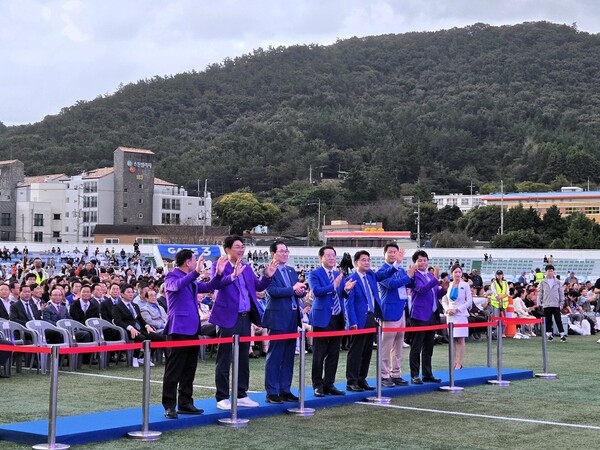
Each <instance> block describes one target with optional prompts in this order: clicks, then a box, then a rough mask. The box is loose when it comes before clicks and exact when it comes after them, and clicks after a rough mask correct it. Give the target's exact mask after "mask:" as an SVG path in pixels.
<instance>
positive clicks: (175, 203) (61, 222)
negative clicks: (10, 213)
mask: <svg viewBox="0 0 600 450" xmlns="http://www.w3.org/2000/svg"><path fill="white" fill-rule="evenodd" d="M114 186H115V174H114V169H113V168H112V167H104V168H100V169H95V170H92V171H89V172H84V173H82V174H80V175H76V176H73V177H68V176H66V175H65V174H56V175H43V176H37V177H25V180H24V181H23V182H21V183H19V184H18V185H17V190H16V204H17V208H16V212H17V217H16V240H17V241H21V242H48V243H80V242H81V243H92V242H93V233H94V227H95V226H96V225H98V224H102V225H114V223H113V221H114V208H115V188H114ZM152 204H153V211H152V225H178V224H182V225H206V226H211V223H212V199H211V195H210V193H208V192H207V193H206V197H191V196H188V193H187V191H186V190H185V189H183V188H182V187H178V186H177V185H175V184H173V183H169V182H167V181H164V180H161V179H160V178H154V195H153V199H152Z"/></svg>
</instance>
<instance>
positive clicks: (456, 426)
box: [0, 336, 600, 450]
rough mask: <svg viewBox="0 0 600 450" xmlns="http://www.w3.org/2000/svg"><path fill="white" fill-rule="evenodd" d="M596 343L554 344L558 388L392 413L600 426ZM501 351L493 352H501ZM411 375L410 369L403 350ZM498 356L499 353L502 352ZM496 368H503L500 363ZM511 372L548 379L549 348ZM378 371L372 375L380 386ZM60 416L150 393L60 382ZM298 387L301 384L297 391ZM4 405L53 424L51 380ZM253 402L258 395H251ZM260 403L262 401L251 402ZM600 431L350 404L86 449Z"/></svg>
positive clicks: (389, 442) (509, 361)
mask: <svg viewBox="0 0 600 450" xmlns="http://www.w3.org/2000/svg"><path fill="white" fill-rule="evenodd" d="M596 339H597V338H596V337H595V336H589V337H580V336H573V337H569V342H568V343H561V342H559V341H558V340H555V341H554V342H551V343H548V349H549V369H550V370H549V371H550V372H555V373H557V374H558V378H557V379H554V380H546V379H530V380H522V381H514V382H512V383H511V385H510V386H509V387H499V386H493V385H481V386H475V387H470V388H466V389H465V390H464V391H463V392H462V393H460V394H451V393H447V392H433V393H429V394H422V395H413V396H407V397H399V398H395V399H393V400H392V403H391V405H399V406H403V407H412V408H418V409H433V410H440V411H454V412H463V413H471V414H481V415H490V416H496V417H511V418H517V419H526V420H540V421H549V422H560V423H571V424H583V425H591V426H600V419H599V418H600V396H599V395H597V394H596V391H597V389H598V375H597V373H598V369H597V365H598V364H597V357H596V352H598V351H600V345H599V344H596V343H595V341H596ZM494 345H495V342H494ZM405 350H406V352H405V355H404V360H403V364H404V368H405V369H407V368H408V350H409V349H405ZM494 356H495V348H494ZM345 357H346V353H344V352H343V353H342V354H341V357H340V367H339V369H338V377H337V379H338V381H343V380H344V373H345ZM447 358H448V347H447V346H446V345H441V346H436V347H435V350H434V361H433V362H434V370H442V369H445V368H446V367H447ZM494 360H495V358H494ZM503 360H504V365H505V366H506V367H517V368H528V369H531V370H533V371H534V372H541V371H542V357H541V338H540V337H538V338H532V339H530V340H513V339H505V340H504V355H503ZM307 362H308V367H307V380H310V355H308V358H307ZM485 363H486V345H485V342H483V341H481V342H469V343H467V355H466V359H465V366H481V365H485ZM374 369H375V364H374V362H373V364H372V367H371V375H372V376H374ZM162 370H163V368H162V366H157V367H155V368H153V369H152V378H153V380H157V381H160V379H161V377H162ZM213 371H214V359H213V360H208V361H207V362H201V363H199V364H198V372H197V376H196V382H195V383H196V385H207V386H209V387H210V386H212V385H213V384H214V382H213V378H214V372H213ZM81 372H82V373H90V374H101V375H107V376H118V377H125V378H134V379H138V380H139V379H141V376H142V372H141V369H129V368H125V367H114V366H111V368H110V369H109V370H107V371H103V372H100V371H98V370H97V369H96V368H92V369H90V368H87V367H84V368H83V369H82V371H81ZM263 372H264V358H261V359H259V360H251V389H252V390H256V391H263V390H264V387H263V385H262V384H263V383H262V380H263ZM59 383H60V390H59V403H58V412H59V415H70V414H76V413H78V412H82V411H88V412H90V411H104V410H110V409H115V408H126V407H136V406H139V404H140V399H141V390H142V385H141V383H140V382H139V381H126V380H110V379H106V378H97V377H88V376H83V375H78V374H69V373H61V374H60V377H59ZM296 384H297V382H296ZM0 389H1V390H2V405H3V407H2V408H0V422H1V423H10V422H16V421H23V420H32V419H42V418H47V414H48V390H49V377H48V376H43V375H37V374H35V373H33V374H29V373H27V372H24V373H22V374H15V375H14V376H13V377H12V378H11V379H7V380H0ZM195 393H196V398H198V399H199V398H212V397H213V395H214V390H212V389H200V388H197V389H196V390H195ZM251 395H252V394H251ZM151 396H152V400H151V401H152V403H153V404H158V403H160V385H159V384H152V385H151ZM253 396H254V397H257V396H258V394H253ZM599 439H600V429H599V430H590V429H581V428H579V429H578V428H566V427H560V426H557V425H552V424H536V423H526V422H523V421H522V420H521V421H508V420H502V419H500V420H499V419H493V418H485V417H466V416H458V415H448V414H440V413H434V412H429V411H415V410H403V409H393V408H383V407H378V406H371V405H361V404H352V405H347V406H340V407H334V408H323V409H317V412H316V414H315V416H314V417H309V418H300V417H293V416H287V415H283V414H282V415H277V416H271V417H266V418H262V419H253V420H251V421H250V423H249V425H248V427H247V428H244V429H238V430H234V429H229V428H226V427H221V426H218V425H214V426H206V427H196V428H192V429H188V430H181V431H174V432H167V433H164V434H163V436H162V437H161V440H160V441H158V442H154V443H142V442H136V441H129V440H127V439H120V440H117V441H109V442H101V443H98V444H93V445H84V446H78V447H77V448H81V449H117V448H118V449H146V448H155V449H163V448H165V449H166V448H168V449H186V448H198V447H201V448H206V447H212V448H215V449H220V448H227V449H245V450H248V449H261V450H267V449H288V448H298V449H304V448H306V449H309V448H310V449H316V448H318V449H338V448H339V449H362V448H364V449H387V448H390V449H392V448H394V449H397V448H403V449H405V448H408V449H413V448H414V449H508V448H526V449H554V448H556V449H558V448H569V447H572V446H573V445H575V444H573V443H584V445H585V443H587V445H588V446H592V447H595V444H594V442H596V441H598V440H599ZM0 446H1V448H2V449H3V450H11V449H23V448H30V447H29V446H26V445H19V444H14V443H11V442H0Z"/></svg>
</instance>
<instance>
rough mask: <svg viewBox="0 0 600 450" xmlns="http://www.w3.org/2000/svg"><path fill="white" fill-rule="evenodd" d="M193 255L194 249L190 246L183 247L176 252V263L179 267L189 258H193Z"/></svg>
mask: <svg viewBox="0 0 600 450" xmlns="http://www.w3.org/2000/svg"><path fill="white" fill-rule="evenodd" d="M193 256H194V252H193V251H191V250H190V249H189V248H183V249H181V250H179V251H178V252H177V253H176V254H175V265H176V266H177V267H181V266H183V265H184V264H185V262H186V261H187V260H189V259H192V257H193Z"/></svg>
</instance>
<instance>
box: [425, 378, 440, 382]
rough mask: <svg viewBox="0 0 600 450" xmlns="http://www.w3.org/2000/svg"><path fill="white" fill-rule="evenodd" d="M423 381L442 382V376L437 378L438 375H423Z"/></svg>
mask: <svg viewBox="0 0 600 450" xmlns="http://www.w3.org/2000/svg"><path fill="white" fill-rule="evenodd" d="M423 381H424V382H425V383H441V382H442V380H441V378H436V377H423Z"/></svg>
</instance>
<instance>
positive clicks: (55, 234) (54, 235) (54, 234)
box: [52, 231, 60, 238]
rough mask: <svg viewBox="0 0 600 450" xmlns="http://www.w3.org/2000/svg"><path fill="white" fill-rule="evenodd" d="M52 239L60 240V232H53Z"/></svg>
mask: <svg viewBox="0 0 600 450" xmlns="http://www.w3.org/2000/svg"><path fill="white" fill-rule="evenodd" d="M52 237H53V238H59V237H60V231H53V232H52Z"/></svg>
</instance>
